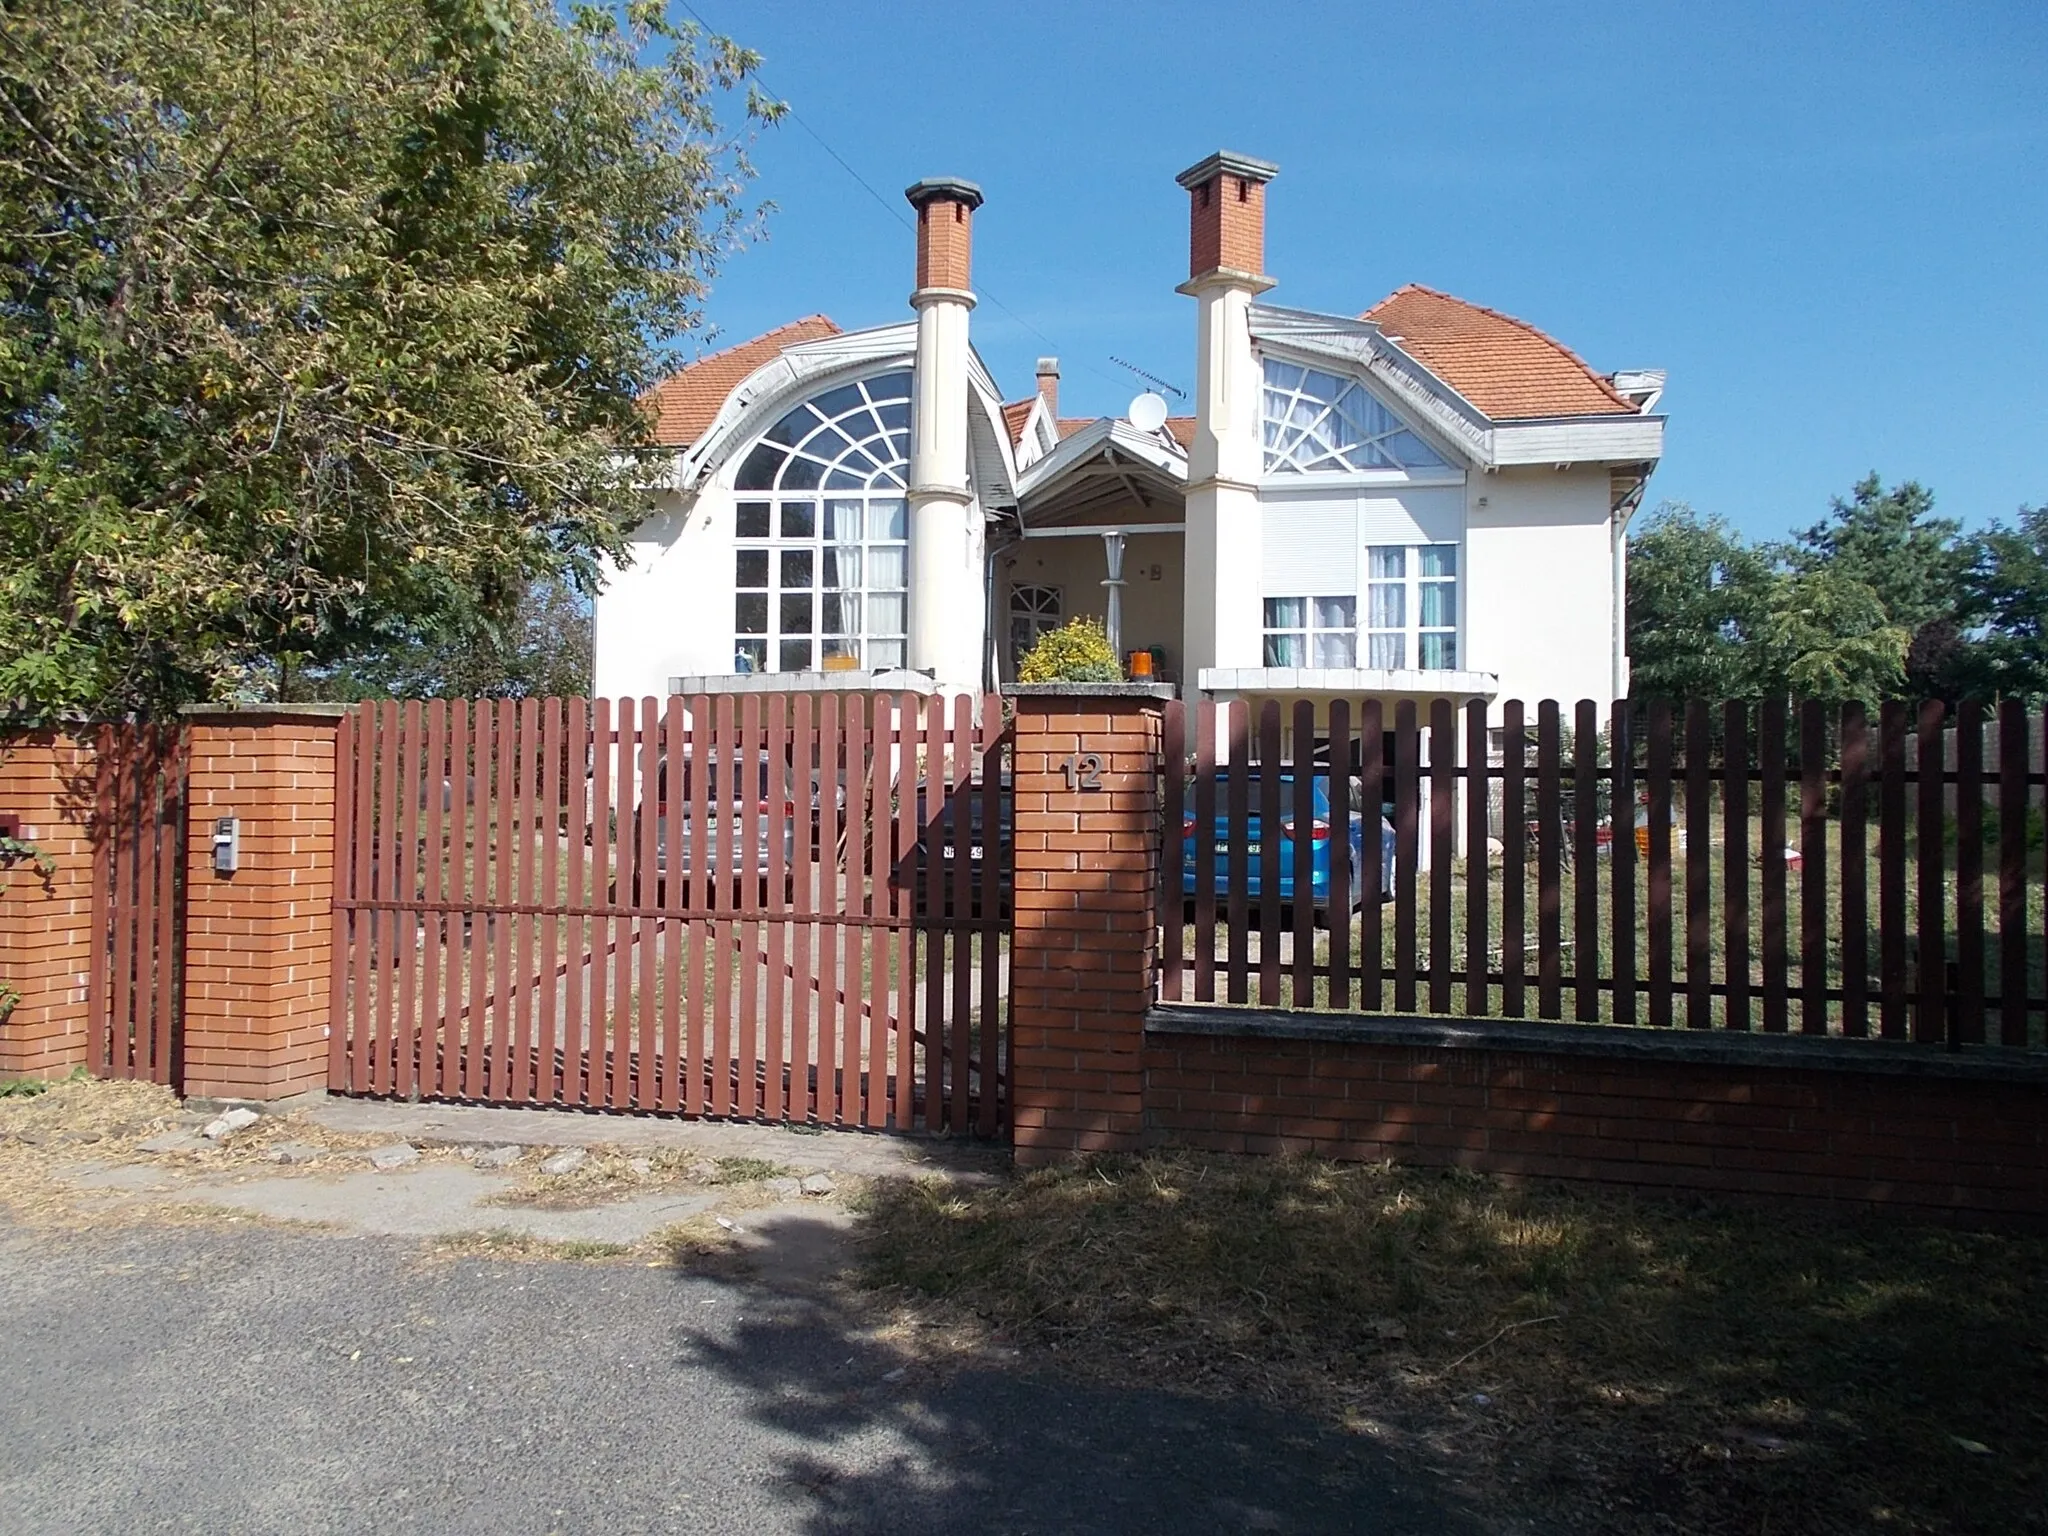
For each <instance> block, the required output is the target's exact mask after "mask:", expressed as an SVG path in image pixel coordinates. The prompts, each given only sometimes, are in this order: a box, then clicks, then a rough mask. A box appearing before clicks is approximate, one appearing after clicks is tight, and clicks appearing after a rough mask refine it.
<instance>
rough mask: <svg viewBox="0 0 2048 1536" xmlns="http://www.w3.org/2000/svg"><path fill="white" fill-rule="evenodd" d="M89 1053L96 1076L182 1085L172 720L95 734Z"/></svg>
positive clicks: (180, 848) (177, 798)
mask: <svg viewBox="0 0 2048 1536" xmlns="http://www.w3.org/2000/svg"><path fill="white" fill-rule="evenodd" d="M94 746H95V759H96V766H95V769H94V775H93V790H92V793H93V811H92V824H93V832H94V836H93V879H92V932H93V941H92V951H91V953H92V960H91V969H90V970H89V971H88V973H87V978H86V1006H87V1018H88V1029H89V1032H90V1048H89V1050H90V1059H91V1067H92V1070H93V1072H94V1073H95V1075H97V1076H100V1077H116V1078H140V1079H142V1080H144V1081H146V1082H152V1083H164V1084H166V1085H168V1086H170V1087H173V1088H177V1087H180V1086H181V1081H180V1079H181V1075H182V1074H181V1069H182V1055H183V1049H182V1048H183V1039H182V1030H181V1027H180V1025H181V1018H180V1014H181V1006H182V1002H183V987H184V939H185V925H184V918H183V911H182V909H183V903H184V894H185V852H186V850H185V780H186V771H187V764H186V758H185V738H184V733H183V731H182V730H181V729H180V728H179V727H178V726H176V725H135V724H123V725H107V726H101V727H100V728H99V729H98V731H97V733H96V736H95V739H94Z"/></svg>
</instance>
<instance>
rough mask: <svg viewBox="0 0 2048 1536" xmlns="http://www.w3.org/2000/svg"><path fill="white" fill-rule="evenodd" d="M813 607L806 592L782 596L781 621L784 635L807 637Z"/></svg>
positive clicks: (789, 593)
mask: <svg viewBox="0 0 2048 1536" xmlns="http://www.w3.org/2000/svg"><path fill="white" fill-rule="evenodd" d="M813 612H814V605H813V604H812V602H811V594H810V593H808V592H785V593H784V594H783V595H782V603H781V615H780V616H781V619H782V632H783V633H784V634H785V635H808V634H809V633H810V632H811V616H812V613H813Z"/></svg>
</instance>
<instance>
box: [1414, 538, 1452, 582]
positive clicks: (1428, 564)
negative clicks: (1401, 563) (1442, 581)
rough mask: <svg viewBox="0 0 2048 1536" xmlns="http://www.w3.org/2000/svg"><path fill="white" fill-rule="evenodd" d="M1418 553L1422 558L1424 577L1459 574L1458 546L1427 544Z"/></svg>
mask: <svg viewBox="0 0 2048 1536" xmlns="http://www.w3.org/2000/svg"><path fill="white" fill-rule="evenodd" d="M1416 553H1417V554H1418V555H1419V556H1420V557H1421V560H1422V566H1421V574H1422V575H1424V576H1455V575H1457V574H1458V546H1457V545H1455V544H1425V545H1423V546H1422V548H1421V549H1420V550H1418V551H1417V552H1416Z"/></svg>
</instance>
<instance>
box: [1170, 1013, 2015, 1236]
mask: <svg viewBox="0 0 2048 1536" xmlns="http://www.w3.org/2000/svg"><path fill="white" fill-rule="evenodd" d="M1201 1012H1203V1011H1202V1010H1184V1009H1180V1008H1169V1009H1162V1010H1160V1011H1159V1013H1158V1014H1157V1015H1155V1017H1154V1020H1153V1024H1152V1027H1151V1028H1150V1030H1149V1031H1148V1034H1147V1039H1146V1050H1145V1069H1146V1100H1145V1108H1146V1140H1147V1141H1148V1142H1149V1143H1152V1144H1163V1145H1178V1146H1192V1147H1203V1148H1209V1149H1212V1150H1216V1151H1224V1152H1306V1153H1315V1154H1317V1155H1320V1156H1324V1157H1332V1158H1339V1159H1348V1160H1376V1159H1381V1158H1396V1159H1399V1160H1401V1161H1403V1162H1413V1163H1421V1164H1430V1165H1451V1164H1455V1165H1457V1166H1461V1167H1468V1168H1476V1169H1484V1170H1486V1171H1488V1172H1492V1173H1499V1174H1508V1175H1515V1176H1523V1177H1532V1178H1555V1179H1571V1180H1587V1181H1594V1182H1598V1183H1602V1184H1610V1185H1621V1186H1628V1187H1634V1188H1639V1189H1643V1190H1649V1191H1655V1192H1659V1193H1671V1192H1676V1191H1686V1192H1695V1193H1706V1194H1723V1195H1769V1196H1779V1197H1790V1198H1793V1199H1797V1200H1801V1201H1805V1202H1811V1203H1816V1204H1831V1205H1869V1206H1882V1207H1887V1208H1904V1209H1910V1210H1913V1211H1916V1212H1919V1213H1922V1214H1928V1215H1939V1216H1943V1217H1985V1218H1994V1219H1996V1218H2012V1217H2034V1218H2042V1217H2048V1115H2044V1113H2043V1110H2044V1108H2048V1063H2042V1062H2040V1061H2038V1060H2036V1061H2033V1062H2031V1063H2030V1062H2028V1061H2027V1060H2026V1059H2025V1058H2023V1057H2018V1056H2015V1057H2014V1058H2013V1059H2011V1060H2007V1059H2005V1057H2004V1056H2003V1055H2002V1054H1996V1053H1993V1054H1991V1055H1987V1054H1986V1053H1982V1052H1973V1053H1970V1054H1969V1055H1967V1056H1965V1057H1963V1058H1960V1059H1957V1058H1951V1057H1949V1056H1948V1055H1947V1054H1946V1053H1943V1052H1929V1051H1927V1050H1925V1049H1924V1048H1921V1047H1913V1046H1902V1047H1899V1046H1883V1045H1877V1044H1874V1043H1870V1044H1858V1045H1854V1046H1848V1045H1844V1044H1842V1043H1839V1042H1830V1041H1825V1040H1818V1041H1806V1040H1799V1039H1796V1038H1793V1039H1786V1038H1783V1037H1779V1038H1775V1039H1760V1038H1732V1039H1731V1038H1728V1037H1723V1036H1704V1037H1703V1036H1697V1035H1691V1034H1684V1033H1680V1034H1672V1033H1669V1032H1660V1034H1659V1036H1658V1037H1657V1038H1656V1039H1655V1040H1652V1041H1645V1040H1643V1039H1642V1038H1641V1034H1642V1032H1639V1031H1626V1032H1623V1031H1617V1030H1614V1029H1607V1030H1605V1031H1602V1030H1601V1029H1599V1028H1598V1027H1597V1026H1596V1027H1593V1028H1590V1029H1589V1028H1585V1027H1579V1026H1572V1025H1548V1024H1546V1025H1535V1026H1515V1025H1501V1026H1497V1027H1494V1028H1488V1027H1487V1026H1484V1025H1461V1026H1457V1027H1454V1028H1447V1027H1446V1026H1444V1025H1441V1024H1436V1023H1433V1022H1428V1021H1420V1020H1418V1021H1414V1022H1413V1023H1412V1024H1403V1023H1401V1022H1400V1021H1394V1020H1379V1021H1373V1022H1372V1023H1371V1024H1364V1023H1361V1024H1360V1026H1358V1027H1359V1029H1360V1030H1361V1031H1363V1032H1365V1033H1369V1034H1373V1035H1377V1036H1379V1037H1380V1038H1351V1039H1345V1038H1326V1039H1307V1038H1298V1037H1296V1038H1289V1037H1287V1036H1286V1035H1284V1034H1278V1033H1258V1034H1254V1033H1249V1032H1245V1031H1247V1030H1248V1029H1249V1028H1251V1027H1252V1026H1250V1025H1246V1024H1237V1025H1233V1024H1232V1023H1231V1022H1230V1021H1228V1020H1227V1019H1225V1018H1223V1017H1222V1016H1221V1015H1220V1011H1213V1013H1212V1016H1213V1017H1214V1022H1213V1024H1212V1023H1209V1022H1207V1021H1205V1022H1204V1025H1203V1032H1201V1033H1191V1032H1177V1031H1176V1030H1175V1028H1174V1023H1175V1021H1176V1020H1178V1021H1179V1022H1180V1023H1181V1024H1183V1025H1185V1024H1186V1023H1187V1022H1188V1021H1189V1020H1190V1018H1193V1017H1199V1015H1200V1013H1201ZM1241 1017H1242V1016H1241ZM1251 1017H1253V1018H1257V1019H1270V1018H1271V1017H1272V1016H1270V1015H1255V1016H1251ZM1307 1027H1308V1028H1316V1027H1321V1028H1327V1029H1330V1030H1332V1031H1341V1030H1342V1029H1343V1028H1344V1026H1343V1025H1341V1024H1339V1023H1338V1022H1336V1021H1335V1020H1330V1021H1328V1022H1327V1023H1325V1024H1323V1025H1320V1026H1318V1025H1309V1026H1307ZM1233 1030H1235V1031H1237V1032H1232V1031H1233ZM1544 1031H1556V1032H1560V1033H1559V1035H1558V1045H1559V1048H1558V1049H1551V1050H1544V1049H1540V1048H1537V1044H1536V1042H1540V1040H1541V1039H1542V1032H1544ZM1404 1032H1405V1034H1406V1036H1407V1040H1408V1041H1412V1043H1406V1042H1404ZM1489 1038H1491V1039H1492V1040H1494V1041H1498V1042H1499V1043H1498V1044H1488V1043H1486V1042H1487V1041H1488V1040H1489ZM1688 1056H1691V1057H1692V1058H1694V1059H1686V1058H1687V1057H1688ZM1859 1062H1860V1063H1862V1065H1861V1066H1860V1067H1859V1065H1858V1064H1859Z"/></svg>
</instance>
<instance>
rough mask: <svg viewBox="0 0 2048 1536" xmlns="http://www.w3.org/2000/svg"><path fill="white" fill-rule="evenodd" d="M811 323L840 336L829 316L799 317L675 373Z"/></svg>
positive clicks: (691, 361) (694, 359)
mask: <svg viewBox="0 0 2048 1536" xmlns="http://www.w3.org/2000/svg"><path fill="white" fill-rule="evenodd" d="M813 323H816V324H818V325H824V326H829V327H831V330H832V334H833V335H835V336H837V335H840V334H842V333H841V332H840V329H839V326H838V324H837V322H835V321H834V320H833V318H832V317H831V316H830V315H826V314H810V315H800V316H798V317H797V318H796V319H794V320H785V321H784V322H783V323H782V324H781V325H776V326H771V327H769V328H768V329H767V330H765V331H763V332H761V334H760V335H758V336H749V337H748V338H747V339H746V340H745V341H736V342H734V343H732V345H731V346H726V347H720V348H719V349H718V350H717V351H716V352H706V353H705V354H704V355H703V356H702V357H693V358H691V359H690V360H689V361H688V362H687V363H684V364H683V365H682V367H680V368H678V369H677V370H676V373H687V372H688V371H689V370H690V369H692V368H697V367H701V366H702V365H703V364H705V363H715V362H717V361H718V360H719V359H720V358H721V357H727V356H729V355H731V354H732V353H734V352H739V351H744V350H745V349H746V348H748V347H751V346H756V345H758V344H759V343H761V342H764V341H766V340H768V339H769V338H770V337H771V336H780V335H781V334H782V333H783V332H784V331H793V330H796V329H797V328H798V327H800V326H805V325H810V324H813ZM670 377H671V378H672V377H674V375H673V374H671V375H670Z"/></svg>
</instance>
